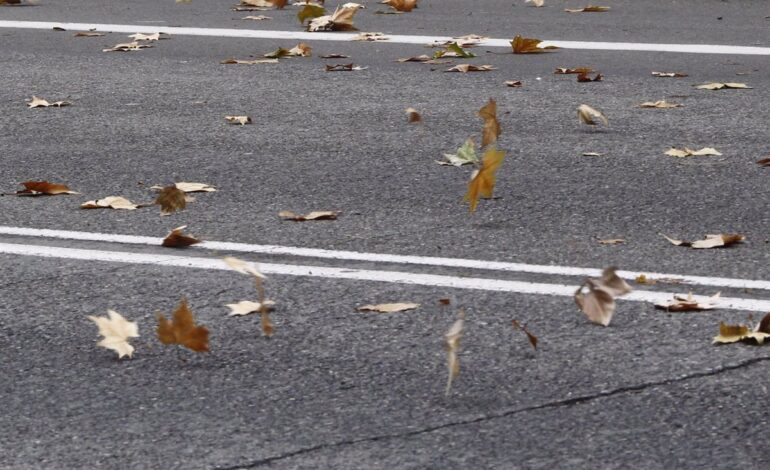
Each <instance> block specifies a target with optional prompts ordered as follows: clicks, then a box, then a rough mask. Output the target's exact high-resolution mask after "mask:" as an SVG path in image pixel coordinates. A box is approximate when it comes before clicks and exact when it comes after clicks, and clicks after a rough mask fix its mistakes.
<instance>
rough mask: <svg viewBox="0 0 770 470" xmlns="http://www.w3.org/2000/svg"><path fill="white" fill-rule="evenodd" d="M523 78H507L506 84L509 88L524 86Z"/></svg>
mask: <svg viewBox="0 0 770 470" xmlns="http://www.w3.org/2000/svg"><path fill="white" fill-rule="evenodd" d="M522 85H523V84H522V83H521V80H506V81H505V86H507V87H509V88H521V87H522Z"/></svg>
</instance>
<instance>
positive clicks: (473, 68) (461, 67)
mask: <svg viewBox="0 0 770 470" xmlns="http://www.w3.org/2000/svg"><path fill="white" fill-rule="evenodd" d="M491 70H497V69H496V68H495V67H492V66H491V65H473V64H457V65H455V66H454V67H452V68H449V69H446V70H445V72H462V73H466V72H489V71H491Z"/></svg>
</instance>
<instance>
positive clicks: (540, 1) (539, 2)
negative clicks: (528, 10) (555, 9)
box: [524, 0, 545, 7]
mask: <svg viewBox="0 0 770 470" xmlns="http://www.w3.org/2000/svg"><path fill="white" fill-rule="evenodd" d="M524 3H532V4H533V6H536V7H541V6H543V5H544V4H545V0H526V2H524Z"/></svg>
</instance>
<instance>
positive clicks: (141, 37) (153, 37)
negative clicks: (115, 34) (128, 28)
mask: <svg viewBox="0 0 770 470" xmlns="http://www.w3.org/2000/svg"><path fill="white" fill-rule="evenodd" d="M128 37H130V38H131V39H133V40H134V41H160V40H161V39H169V37H170V36H169V35H168V34H166V33H153V34H143V33H135V34H130V35H129V36H128Z"/></svg>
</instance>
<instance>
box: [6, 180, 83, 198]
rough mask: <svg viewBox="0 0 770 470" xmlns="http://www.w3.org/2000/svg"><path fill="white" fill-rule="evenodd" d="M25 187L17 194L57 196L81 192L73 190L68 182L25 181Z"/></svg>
mask: <svg viewBox="0 0 770 470" xmlns="http://www.w3.org/2000/svg"><path fill="white" fill-rule="evenodd" d="M21 184H22V186H24V189H22V190H21V191H16V193H15V194H16V195H17V196H56V195H59V194H79V193H76V192H75V191H71V190H70V188H69V187H67V185H66V184H60V183H49V182H48V181H25V182H23V183H21Z"/></svg>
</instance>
